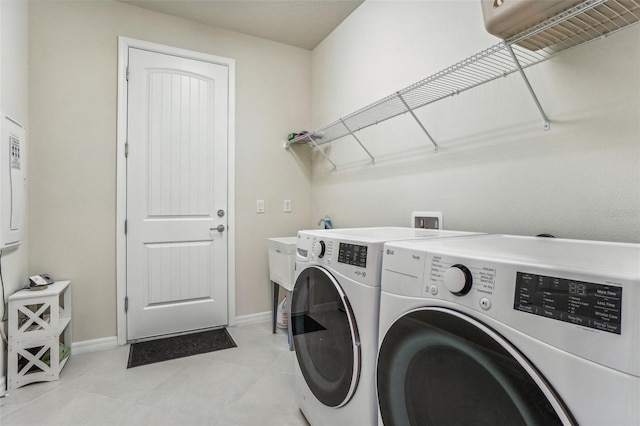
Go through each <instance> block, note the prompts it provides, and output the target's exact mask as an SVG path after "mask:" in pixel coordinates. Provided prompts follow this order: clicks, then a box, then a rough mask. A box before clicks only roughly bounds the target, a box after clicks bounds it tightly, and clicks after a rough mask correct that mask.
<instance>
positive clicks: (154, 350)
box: [127, 328, 237, 368]
mask: <svg viewBox="0 0 640 426" xmlns="http://www.w3.org/2000/svg"><path fill="white" fill-rule="evenodd" d="M236 346H237V345H236V342H234V341H233V339H232V338H231V336H230V335H229V332H228V331H227V329H226V328H220V329H217V330H207V331H201V332H198V333H191V334H183V335H181V336H173V337H166V338H163V339H156V340H148V341H146V342H139V343H132V344H131V348H130V349H129V363H128V364H127V368H132V367H139V366H141V365H146V364H153V363H155V362H162V361H168V360H170V359H176V358H183V357H186V356H191V355H198V354H203V353H206V352H213V351H219V350H221V349H228V348H235V347H236Z"/></svg>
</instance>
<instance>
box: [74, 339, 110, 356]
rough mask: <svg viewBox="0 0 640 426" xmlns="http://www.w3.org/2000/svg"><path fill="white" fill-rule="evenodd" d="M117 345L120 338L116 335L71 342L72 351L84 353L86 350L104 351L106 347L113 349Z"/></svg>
mask: <svg viewBox="0 0 640 426" xmlns="http://www.w3.org/2000/svg"><path fill="white" fill-rule="evenodd" d="M116 347H118V338H117V337H116V336H112V337H103V338H101V339H93V340H83V341H81V342H73V343H71V353H73V354H82V353H86V352H95V351H102V350H105V349H113V348H116Z"/></svg>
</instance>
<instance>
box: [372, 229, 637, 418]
mask: <svg viewBox="0 0 640 426" xmlns="http://www.w3.org/2000/svg"><path fill="white" fill-rule="evenodd" d="M380 311H381V315H380V348H379V354H378V361H377V376H376V377H377V391H378V398H379V408H380V410H379V415H380V419H381V421H382V422H383V423H384V425H385V426H393V425H421V426H424V425H434V424H435V425H442V424H455V425H464V424H467V425H469V424H473V425H479V424H482V425H485V424H486V425H505V424H508V425H519V424H526V425H545V426H546V425H553V424H581V425H599V426H602V425H612V426H613V425H615V426H621V425H639V424H640V356H638V354H639V353H640V245H637V244H618V243H605V242H593V241H576V240H562V239H553V238H535V237H534V238H530V237H513V236H501V235H487V236H478V237H474V238H456V239H449V240H433V241H414V242H401V243H388V244H386V245H385V251H384V260H383V272H382V294H381V306H380Z"/></svg>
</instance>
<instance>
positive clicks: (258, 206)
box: [256, 200, 264, 213]
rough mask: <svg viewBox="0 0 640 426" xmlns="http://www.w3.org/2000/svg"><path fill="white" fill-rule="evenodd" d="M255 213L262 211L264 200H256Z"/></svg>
mask: <svg viewBox="0 0 640 426" xmlns="http://www.w3.org/2000/svg"><path fill="white" fill-rule="evenodd" d="M256 213H264V200H256Z"/></svg>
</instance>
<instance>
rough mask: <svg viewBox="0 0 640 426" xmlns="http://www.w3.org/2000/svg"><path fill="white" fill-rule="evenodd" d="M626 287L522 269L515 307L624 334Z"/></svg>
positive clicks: (515, 297) (516, 283)
mask: <svg viewBox="0 0 640 426" xmlns="http://www.w3.org/2000/svg"><path fill="white" fill-rule="evenodd" d="M621 308H622V287H619V286H614V285H605V284H596V283H590V282H586V281H578V280H572V279H565V278H556V277H549V276H545V275H538V274H530V273H524V272H518V273H517V274H516V282H515V295H514V301H513V309H516V310H519V311H522V312H528V313H530V314H534V315H540V316H543V317H547V318H552V319H555V320H560V321H564V322H569V323H572V324H577V325H581V326H584V327H589V328H595V329H596V330H602V331H607V332H609V333H615V334H620V333H621V331H620V325H621V315H620V314H621Z"/></svg>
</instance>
